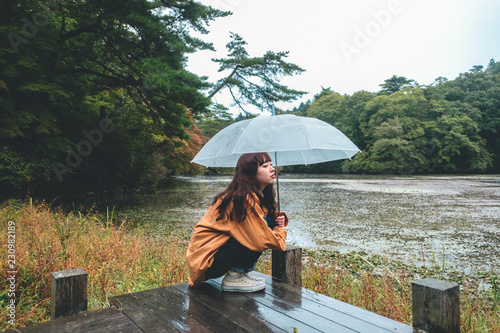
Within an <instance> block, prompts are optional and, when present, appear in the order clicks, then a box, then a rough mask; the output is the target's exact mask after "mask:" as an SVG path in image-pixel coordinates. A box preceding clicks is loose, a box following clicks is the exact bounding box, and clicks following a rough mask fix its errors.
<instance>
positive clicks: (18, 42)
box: [0, 0, 500, 199]
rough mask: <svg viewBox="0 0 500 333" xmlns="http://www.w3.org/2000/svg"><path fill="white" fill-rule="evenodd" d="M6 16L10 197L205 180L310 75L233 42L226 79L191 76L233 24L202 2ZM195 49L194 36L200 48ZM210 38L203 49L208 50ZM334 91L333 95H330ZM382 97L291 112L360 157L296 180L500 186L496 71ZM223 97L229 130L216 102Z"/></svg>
mask: <svg viewBox="0 0 500 333" xmlns="http://www.w3.org/2000/svg"><path fill="white" fill-rule="evenodd" d="M0 12H1V14H0V31H1V35H2V39H1V41H0V115H1V116H0V142H1V144H0V198H2V199H4V198H10V197H24V196H26V195H32V196H42V197H56V196H59V197H61V196H72V195H75V196H76V195H81V194H89V193H93V194H103V193H121V192H126V191H132V190H134V189H141V188H151V187H154V186H161V185H163V184H166V182H168V179H169V177H171V176H174V175H196V174H202V173H204V172H205V170H204V168H203V167H200V166H197V165H194V164H191V163H190V161H191V159H192V158H193V157H194V155H195V154H196V153H197V151H198V150H199V149H200V148H201V147H202V145H203V144H204V143H205V142H207V141H208V140H209V138H210V137H212V136H213V135H215V134H216V133H217V131H219V130H220V129H222V128H224V127H225V126H227V125H229V124H231V123H233V122H235V121H238V120H241V119H243V118H247V117H253V116H255V115H252V114H249V113H248V112H245V111H244V105H248V104H251V105H254V106H257V107H259V108H260V109H267V108H269V107H271V106H272V105H274V103H276V102H291V101H294V100H297V99H298V98H300V97H301V96H302V95H303V94H305V92H303V91H300V90H294V89H292V88H289V87H287V86H284V85H281V84H280V83H279V82H280V78H282V77H283V76H292V75H297V74H300V73H301V72H302V71H303V69H302V68H300V67H299V66H298V65H295V64H292V63H289V62H287V61H286V58H287V56H288V53H287V52H274V51H267V52H266V53H265V54H263V55H262V56H259V57H253V56H250V55H249V54H248V53H247V51H246V49H245V45H246V42H245V41H244V40H243V39H242V38H241V37H240V36H239V35H238V34H237V33H231V35H230V36H228V38H229V39H230V41H229V42H228V44H227V51H228V53H227V58H223V59H214V61H215V62H217V63H218V64H219V66H220V71H221V72H224V73H227V75H226V77H224V78H223V79H221V80H219V81H217V82H210V81H209V80H208V78H206V77H200V76H197V75H195V74H194V73H191V72H189V71H188V70H187V69H186V64H187V55H188V54H190V53H194V52H196V51H199V50H211V49H213V46H212V44H211V43H210V42H209V41H204V40H202V39H200V38H199V37H194V36H195V34H194V32H197V33H200V34H201V35H207V36H209V30H208V25H209V22H210V21H213V20H216V19H217V18H220V17H224V16H227V15H230V14H231V13H230V12H225V11H220V10H218V9H215V8H212V7H210V6H206V5H202V4H200V3H197V2H194V1H173V0H157V1H148V0H123V1H118V0H109V1H102V0H85V1H81V2H78V4H77V3H75V2H68V1H60V2H55V1H52V2H50V1H47V2H40V1H34V0H28V1H23V2H22V3H17V2H15V1H13V0H8V1H4V2H3V3H2V8H1V11H0ZM196 36H197V35H196ZM208 39H209V38H208V37H207V40H208ZM334 84H335V83H334V82H332V85H334ZM380 87H381V89H380V91H378V92H367V91H359V92H356V93H354V94H353V95H345V94H344V95H342V94H339V93H337V92H335V90H334V89H331V88H322V87H318V90H320V89H321V91H320V92H319V93H318V94H317V95H315V96H314V99H313V100H311V101H307V102H305V103H301V104H300V105H299V106H298V107H295V108H293V109H292V110H277V113H293V114H297V115H301V116H307V117H316V118H319V119H321V120H324V121H326V122H328V123H330V124H332V125H334V126H335V127H337V128H338V129H340V130H341V131H342V132H344V133H345V134H346V135H347V136H348V137H349V138H351V140H352V141H353V142H354V143H355V144H356V145H358V147H359V148H360V149H361V150H362V153H359V154H357V155H356V156H355V157H354V158H353V159H352V160H348V161H343V162H332V163H324V164H318V165H314V166H310V167H307V168H305V167H301V166H297V167H288V168H286V169H284V171H286V172H326V173H339V172H343V173H376V174H422V173H426V174H429V173H498V172H500V166H499V156H500V154H499V149H500V136H499V130H500V64H499V63H498V62H495V60H493V59H492V60H491V61H490V63H489V65H488V66H487V68H483V67H482V66H473V67H472V69H470V70H468V71H466V72H464V73H462V74H460V75H459V76H458V77H457V78H455V79H452V80H447V79H446V78H443V77H440V78H438V79H436V81H435V82H434V83H433V84H431V85H428V86H422V85H419V84H418V83H417V82H415V81H414V80H411V79H408V78H405V77H401V76H397V75H394V76H393V77H392V78H388V79H387V80H385V82H383V83H381V85H380ZM222 89H227V90H228V91H229V92H230V93H231V95H232V96H233V97H234V101H235V105H237V106H238V107H240V108H241V112H242V113H241V114H240V116H238V117H236V118H233V117H232V116H231V114H230V113H229V109H228V108H227V107H226V106H223V105H220V104H215V103H213V102H212V101H211V97H212V96H214V95H215V94H216V93H217V92H219V91H220V90H222Z"/></svg>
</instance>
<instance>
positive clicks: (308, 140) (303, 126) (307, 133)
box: [299, 117, 312, 149]
mask: <svg viewBox="0 0 500 333" xmlns="http://www.w3.org/2000/svg"><path fill="white" fill-rule="evenodd" d="M299 121H300V125H302V130H303V131H304V132H305V133H306V142H307V146H308V147H309V149H312V147H311V140H310V139H309V132H308V131H307V129H306V126H305V125H304V121H303V120H302V118H300V117H299Z"/></svg>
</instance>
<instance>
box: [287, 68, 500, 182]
mask: <svg viewBox="0 0 500 333" xmlns="http://www.w3.org/2000/svg"><path fill="white" fill-rule="evenodd" d="M381 87H382V88H383V89H382V90H381V91H380V92H379V93H377V94H374V93H370V92H366V91H360V92H356V93H355V94H353V95H352V96H349V95H340V94H339V93H336V92H334V91H332V90H331V89H330V88H327V89H325V88H322V91H321V92H320V93H318V94H316V95H315V98H314V101H313V102H312V103H311V104H310V105H309V106H308V107H307V108H306V114H307V116H310V117H315V118H318V119H321V120H323V121H326V122H328V123H330V124H332V125H333V126H335V127H337V128H338V129H339V130H341V131H342V132H343V133H344V134H346V135H347V136H348V137H349V138H350V139H351V140H352V141H353V142H354V143H355V144H356V145H357V146H358V147H359V148H360V149H361V150H362V151H363V152H362V153H359V154H356V155H355V156H354V158H353V159H352V160H350V161H344V162H342V165H341V168H339V163H338V162H337V164H333V163H331V164H323V165H318V166H310V167H290V168H287V169H286V171H289V172H340V171H342V172H350V173H389V174H410V173H482V172H499V171H500V163H499V162H500V161H499V159H500V134H499V133H500V64H499V63H496V62H495V61H494V60H491V61H490V64H489V65H488V68H486V69H485V70H484V71H483V68H482V67H481V66H474V67H473V68H472V69H471V71H470V72H468V73H464V74H461V75H460V76H459V77H458V78H456V79H455V80H451V81H450V80H447V79H445V78H442V77H440V78H438V79H436V81H435V82H434V84H432V85H430V86H427V87H418V84H416V83H415V81H413V80H409V79H407V78H405V77H398V76H393V77H392V78H390V79H388V80H385V83H384V84H381ZM296 111H297V110H294V112H296ZM302 112H303V111H302Z"/></svg>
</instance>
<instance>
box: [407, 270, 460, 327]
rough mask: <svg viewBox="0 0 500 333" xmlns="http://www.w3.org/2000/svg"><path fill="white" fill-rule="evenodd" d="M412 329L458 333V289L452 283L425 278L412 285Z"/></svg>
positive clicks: (457, 286)
mask: <svg viewBox="0 0 500 333" xmlns="http://www.w3.org/2000/svg"><path fill="white" fill-rule="evenodd" d="M412 294H413V296H412V302H413V328H414V329H420V330H424V331H426V332H429V333H434V332H443V333H455V332H457V333H458V332H460V289H459V285H458V284H457V283H454V282H446V281H440V280H436V279H431V278H426V279H422V280H419V281H415V282H413V283H412Z"/></svg>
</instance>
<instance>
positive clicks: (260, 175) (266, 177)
mask: <svg viewBox="0 0 500 333" xmlns="http://www.w3.org/2000/svg"><path fill="white" fill-rule="evenodd" d="M275 177H276V174H275V173H274V168H273V165H272V163H271V161H266V162H264V163H262V164H261V165H260V166H259V168H258V169H257V175H256V178H257V181H258V182H259V184H260V188H261V189H262V190H263V189H264V187H266V186H267V185H271V184H274V178H275Z"/></svg>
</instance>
